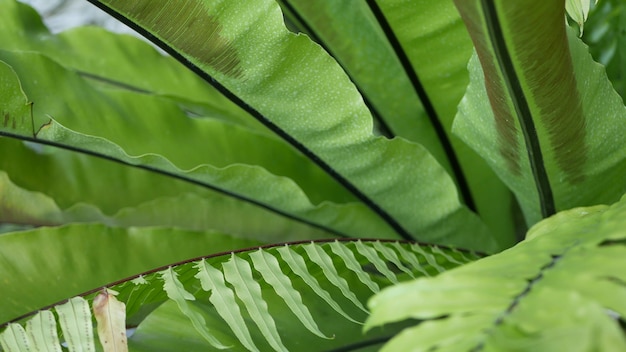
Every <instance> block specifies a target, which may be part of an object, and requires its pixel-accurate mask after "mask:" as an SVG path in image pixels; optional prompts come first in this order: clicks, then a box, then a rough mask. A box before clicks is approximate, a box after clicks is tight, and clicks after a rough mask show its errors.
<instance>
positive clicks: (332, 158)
mask: <svg viewBox="0 0 626 352" xmlns="http://www.w3.org/2000/svg"><path fill="white" fill-rule="evenodd" d="M93 3H94V4H96V5H98V6H101V7H102V8H104V9H107V10H108V11H111V12H112V13H117V14H118V16H119V17H124V18H126V20H127V21H132V22H134V23H136V24H138V25H139V26H140V27H141V28H142V31H144V32H145V33H146V34H150V35H151V36H152V37H154V38H156V40H157V41H159V42H160V43H161V44H162V45H163V47H164V48H166V49H167V50H168V51H169V52H170V53H172V54H173V55H175V56H177V57H180V58H181V60H182V61H183V62H187V63H188V64H189V66H190V67H191V68H192V69H194V70H196V71H197V73H199V74H200V75H203V76H204V77H205V78H206V79H207V80H209V81H211V82H214V83H215V84H216V85H217V86H219V87H220V89H222V90H223V92H224V93H225V94H226V95H228V96H229V97H230V98H231V99H232V100H233V101H236V102H238V103H239V104H240V106H242V107H243V108H244V109H247V110H248V111H249V112H250V113H251V114H252V115H254V116H255V117H256V118H258V119H259V120H260V121H262V122H263V123H265V124H266V125H267V126H269V127H270V128H271V129H273V130H274V131H275V132H276V133H278V134H279V135H280V136H281V137H283V138H284V139H285V140H287V141H289V142H290V143H291V144H292V145H294V146H295V147H296V148H298V149H299V150H300V151H301V152H303V153H304V154H305V155H307V156H308V157H310V158H311V159H312V160H314V161H315V162H316V163H317V164H318V165H320V167H322V168H323V169H325V170H326V172H328V173H329V174H330V175H331V176H333V177H334V178H335V179H336V180H337V181H338V182H340V183H341V184H342V185H343V186H344V187H346V188H347V189H348V190H350V191H351V192H352V193H353V194H354V195H355V196H357V197H358V198H359V199H360V200H361V201H362V202H363V203H364V204H365V205H366V206H368V207H369V208H370V209H372V211H374V212H375V213H376V214H377V216H378V217H379V218H381V219H383V220H384V221H385V222H386V223H387V224H388V226H389V227H390V228H393V230H394V231H395V232H397V233H398V234H399V235H401V236H404V237H413V236H417V238H419V239H420V240H427V241H429V242H430V241H432V242H440V243H443V242H446V243H449V244H454V245H457V246H461V247H474V248H475V246H476V244H477V243H483V244H485V243H488V242H490V240H489V235H488V234H487V233H486V229H485V228H484V227H483V226H482V225H481V224H480V223H479V221H478V219H477V218H475V216H474V215H473V214H471V213H470V212H469V211H468V210H467V209H466V208H464V207H463V206H461V204H460V203H459V201H458V196H457V193H456V189H455V187H454V184H453V182H452V181H451V179H450V178H449V176H448V175H446V173H445V170H444V169H442V168H441V167H440V166H438V165H437V163H436V161H435V160H434V158H433V157H432V156H431V155H430V154H429V153H428V152H427V151H426V150H425V149H424V148H422V147H420V146H417V145H414V144H412V143H408V142H406V141H404V140H401V139H395V140H391V141H388V140H385V139H383V138H376V137H374V136H373V135H372V120H371V117H370V115H369V113H368V111H367V109H366V107H365V105H364V104H363V102H362V98H361V97H360V95H359V94H358V92H357V91H356V90H355V89H354V86H352V84H351V83H350V81H349V80H348V79H347V77H346V76H345V74H343V73H342V71H341V69H340V67H339V66H338V65H337V64H336V63H334V62H333V61H332V60H331V59H330V57H328V56H327V55H325V54H324V53H323V52H322V51H321V50H320V49H319V47H317V46H315V45H313V44H312V43H311V42H310V41H309V40H308V39H307V38H305V37H302V36H296V35H293V34H292V33H290V32H289V31H287V30H286V28H285V27H284V24H283V21H282V16H281V13H280V9H279V8H278V6H277V5H276V4H274V3H273V2H271V1H264V2H263V3H258V2H255V3H254V5H252V4H247V3H242V2H237V3H229V2H219V1H217V2H209V1H193V2H168V4H167V6H166V8H165V11H161V10H162V9H161V8H160V6H161V5H162V4H159V5H156V4H155V3H148V2H141V3H134V4H127V3H123V2H119V1H102V2H100V1H93ZM169 6H173V7H175V8H176V9H177V11H167V8H168V7H169ZM157 10H158V11H157ZM164 14H171V15H172V16H169V17H167V16H166V17H163V15H164ZM192 19H193V20H192ZM242 19H250V21H249V22H248V21H246V20H242ZM163 21H167V22H168V23H176V25H174V26H160V24H161V23H163ZM178 27H184V28H187V31H186V32H185V34H182V32H178V31H172V29H173V28H178ZM202 33H204V34H202ZM258 57H263V58H264V59H263V61H262V62H260V61H259V60H258ZM183 58H184V59H183ZM261 92H262V94H260V93H261ZM431 180H438V183H437V187H433V186H432V184H431V186H429V187H416V186H415V185H420V184H426V183H428V182H430V181H431ZM418 203H421V204H424V203H428V204H430V205H431V206H429V207H413V206H411V205H412V204H418ZM460 223H463V227H467V226H472V227H475V228H476V231H475V232H474V233H475V236H476V238H474V239H472V240H468V239H467V238H462V237H459V238H457V237H456V236H455V235H453V233H455V226H457V225H459V224H460ZM470 224H471V225H470ZM479 238H480V239H479ZM457 241H459V242H457ZM486 246H492V248H495V244H494V243H493V242H491V244H489V245H486ZM485 249H488V248H487V247H485Z"/></svg>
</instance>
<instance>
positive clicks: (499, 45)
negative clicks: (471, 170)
mask: <svg viewBox="0 0 626 352" xmlns="http://www.w3.org/2000/svg"><path fill="white" fill-rule="evenodd" d="M533 4H534V5H533V6H530V5H529V4H526V3H524V4H521V3H517V2H510V1H482V2H480V1H459V2H457V6H459V9H460V12H461V14H462V16H463V17H464V21H465V23H466V25H467V26H468V28H469V31H470V34H471V35H472V39H473V41H474V45H475V46H476V52H477V56H475V57H474V59H472V61H471V62H470V66H469V68H470V73H471V83H470V86H469V88H468V91H467V93H466V96H465V98H464V99H463V101H462V103H461V105H460V107H459V115H458V116H457V120H456V122H455V131H456V132H457V133H458V135H459V136H460V137H461V138H463V140H465V141H466V142H467V143H468V144H469V145H471V146H472V148H474V149H475V150H476V151H477V152H478V153H479V154H480V155H482V156H483V157H484V158H485V159H486V160H487V162H488V163H489V165H490V166H491V167H492V168H493V169H494V170H495V171H496V172H497V173H498V175H499V176H500V178H502V180H503V181H504V182H505V183H506V184H507V185H508V186H509V187H510V188H511V189H512V190H513V191H514V192H515V195H516V196H517V198H518V200H519V202H520V204H521V206H522V209H523V211H524V213H525V215H526V220H527V222H528V223H529V224H533V223H535V222H537V221H538V220H539V219H540V218H541V217H545V216H547V215H550V214H553V213H554V212H555V211H558V210H562V209H570V208H572V207H575V206H583V205H593V204H598V203H611V202H614V201H616V200H617V198H618V197H619V195H620V194H623V193H624V191H626V183H624V178H623V174H624V172H625V171H626V170H625V168H626V162H625V157H626V147H625V146H624V145H623V143H621V141H622V139H623V136H624V134H626V108H624V105H623V104H622V101H621V98H620V97H619V96H618V95H617V94H616V93H615V91H614V90H613V89H612V87H611V85H610V83H609V81H608V80H607V78H606V75H605V73H604V71H603V68H602V67H601V66H600V65H598V64H596V63H594V62H593V60H592V59H591V57H590V55H589V54H588V53H587V48H586V47H585V46H584V45H583V44H582V43H581V42H580V40H579V39H578V38H576V35H575V33H572V31H567V30H566V25H565V23H564V21H563V18H564V11H565V9H564V7H563V6H562V5H563V4H561V3H559V2H543V1H537V2H534V3H533ZM537 18H541V19H542V20H541V21H536V19H537ZM479 60H480V63H479ZM481 66H482V67H481ZM494 146H496V147H494Z"/></svg>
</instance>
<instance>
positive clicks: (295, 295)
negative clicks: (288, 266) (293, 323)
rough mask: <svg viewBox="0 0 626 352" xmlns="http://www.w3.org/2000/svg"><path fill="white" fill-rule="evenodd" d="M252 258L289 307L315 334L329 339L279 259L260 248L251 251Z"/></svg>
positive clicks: (264, 277) (255, 266) (258, 269)
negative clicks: (281, 267) (282, 268)
mask: <svg viewBox="0 0 626 352" xmlns="http://www.w3.org/2000/svg"><path fill="white" fill-rule="evenodd" d="M250 259H252V263H253V264H254V268H255V269H256V270H257V271H258V272H259V273H261V276H263V279H264V280H265V282H267V283H268V284H270V285H271V286H272V287H273V288H274V290H275V291H276V293H277V294H278V295H279V296H280V297H281V298H282V299H284V300H285V303H286V304H287V306H289V309H291V311H292V312H293V313H294V314H295V315H296V317H298V319H299V320H300V322H301V323H302V324H303V325H304V326H305V327H306V328H307V329H308V330H309V331H310V332H312V333H314V334H315V335H317V336H319V337H322V338H326V339H329V338H330V337H328V336H326V335H324V333H322V332H321V331H320V329H319V328H318V326H317V324H316V323H315V320H314V319H313V316H311V313H310V312H309V309H308V308H307V307H306V306H305V305H304V303H302V297H301V295H300V293H299V292H298V291H296V290H295V289H294V288H293V286H292V285H291V281H290V279H289V277H288V276H286V275H285V274H284V273H283V272H282V271H281V269H280V264H279V263H278V260H277V259H276V257H274V256H273V255H271V254H269V253H268V252H266V251H264V250H262V249H259V250H258V251H256V252H252V253H250Z"/></svg>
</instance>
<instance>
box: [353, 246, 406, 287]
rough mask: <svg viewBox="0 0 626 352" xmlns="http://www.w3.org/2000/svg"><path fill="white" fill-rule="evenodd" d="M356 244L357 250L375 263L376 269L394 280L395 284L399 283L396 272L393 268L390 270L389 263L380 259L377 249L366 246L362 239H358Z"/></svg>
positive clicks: (390, 279)
mask: <svg viewBox="0 0 626 352" xmlns="http://www.w3.org/2000/svg"><path fill="white" fill-rule="evenodd" d="M355 245H356V250H357V251H358V252H359V253H360V254H361V255H362V256H364V257H365V258H367V259H368V260H369V262H370V263H371V264H373V265H374V267H376V270H378V272H379V273H381V274H383V275H385V277H386V278H387V279H388V280H389V281H391V282H393V283H394V284H397V283H398V278H397V277H396V274H394V273H393V272H392V271H391V270H389V268H388V267H387V264H386V263H385V262H384V261H383V260H382V259H380V257H379V256H378V254H377V253H376V250H375V249H373V248H370V247H368V246H366V245H365V244H363V242H361V241H357V242H356V243H355Z"/></svg>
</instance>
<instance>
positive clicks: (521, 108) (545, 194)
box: [481, 0, 556, 218]
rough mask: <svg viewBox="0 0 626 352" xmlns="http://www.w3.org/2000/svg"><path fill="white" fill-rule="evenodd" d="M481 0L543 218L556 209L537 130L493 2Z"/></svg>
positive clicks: (491, 0)
mask: <svg viewBox="0 0 626 352" xmlns="http://www.w3.org/2000/svg"><path fill="white" fill-rule="evenodd" d="M481 2H482V10H483V14H484V17H485V22H486V25H487V28H488V29H489V30H488V33H489V39H490V42H491V45H492V47H493V51H494V53H495V56H496V60H497V63H498V66H499V68H500V71H501V72H502V75H503V76H504V77H505V78H506V79H505V84H506V89H507V90H508V91H509V96H510V97H511V101H512V104H513V106H514V108H515V112H516V114H517V117H518V120H519V123H520V126H521V129H522V134H523V136H524V142H525V144H526V150H527V152H528V159H529V161H530V168H531V171H532V175H533V178H534V180H535V185H536V187H537V193H538V194H539V203H540V207H541V215H542V217H544V218H546V217H549V216H551V215H553V214H554V213H555V212H556V209H555V204H554V198H553V195H552V188H551V186H550V180H549V178H548V173H547V171H546V168H545V164H544V160H543V155H542V152H541V146H540V143H539V137H538V135H537V129H536V127H535V123H534V121H533V116H532V113H531V111H530V107H529V106H528V102H527V100H526V96H525V95H524V91H523V89H522V87H521V84H520V81H519V78H518V75H517V72H516V71H515V67H514V65H513V62H512V59H511V56H510V55H509V52H508V48H507V45H506V41H505V39H504V36H503V34H502V28H501V26H500V21H499V19H498V14H497V11H496V8H495V4H494V2H493V0H481Z"/></svg>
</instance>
